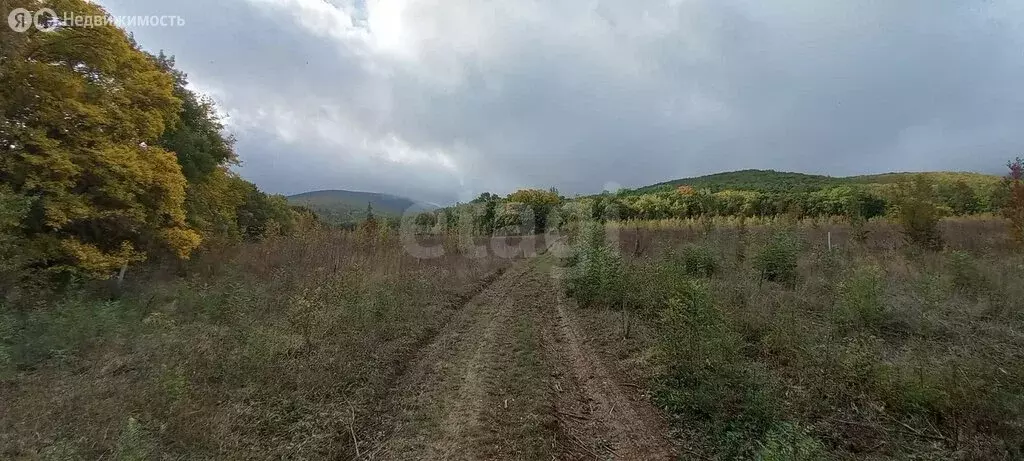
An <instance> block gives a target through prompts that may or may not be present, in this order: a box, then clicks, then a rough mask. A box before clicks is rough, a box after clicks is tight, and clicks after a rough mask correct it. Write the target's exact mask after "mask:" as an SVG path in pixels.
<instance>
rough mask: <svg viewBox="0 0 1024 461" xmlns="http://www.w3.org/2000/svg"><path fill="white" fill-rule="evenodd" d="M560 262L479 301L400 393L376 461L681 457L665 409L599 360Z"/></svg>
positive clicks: (373, 453) (520, 267)
mask: <svg viewBox="0 0 1024 461" xmlns="http://www.w3.org/2000/svg"><path fill="white" fill-rule="evenodd" d="M552 261H553V258H552V257H551V256H539V257H536V258H533V259H529V260H524V261H520V262H518V263H516V265H515V266H513V267H512V268H510V269H509V270H507V271H506V272H505V273H504V274H503V275H502V276H501V277H499V278H497V279H496V280H494V281H493V283H491V284H490V285H489V286H488V287H487V288H485V289H484V290H483V291H481V292H480V294H478V295H477V296H476V297H474V298H473V299H471V300H469V301H468V302H467V303H466V304H465V305H464V306H462V307H461V308H460V309H459V311H458V312H456V313H455V314H454V315H453V316H452V320H451V321H450V322H449V323H448V324H447V326H446V327H445V328H444V329H443V330H442V331H440V332H439V333H438V334H437V335H436V336H435V337H434V338H433V340H432V341H431V342H430V343H429V344H427V345H426V346H425V347H424V348H423V349H421V350H420V352H419V353H418V354H417V356H416V357H415V358H414V360H413V362H412V363H411V364H410V365H409V367H408V368H407V369H406V371H405V372H404V373H403V374H402V376H401V377H400V378H399V379H398V380H397V382H396V384H395V386H394V389H393V390H392V392H391V393H390V397H391V398H390V399H389V402H388V410H389V411H387V413H388V415H387V416H384V422H383V424H381V426H382V428H381V430H380V431H379V432H378V433H377V434H376V437H374V439H373V440H367V441H365V442H363V443H360V445H362V446H363V447H362V450H361V453H360V457H361V458H365V459H380V460H385V459H403V460H404V459H431V460H434V459H467V460H468V459H544V460H550V459H629V460H633V459H645V460H657V459H670V458H672V457H674V453H673V446H672V444H671V443H670V442H669V441H668V439H667V435H666V434H667V429H666V427H665V425H664V422H663V421H662V420H661V418H660V416H659V415H658V413H657V411H656V409H654V408H653V407H652V406H651V405H650V404H649V403H648V402H647V401H646V399H644V398H643V397H642V396H641V395H640V394H639V391H638V390H637V389H635V388H632V387H626V386H623V385H621V384H620V383H619V382H617V381H616V379H614V376H615V373H614V370H610V369H609V367H608V365H606V364H605V363H602V361H601V360H600V359H598V358H597V355H596V354H594V353H593V351H591V350H590V348H589V347H588V344H587V340H586V336H585V334H584V333H583V332H582V331H581V330H580V328H579V324H578V322H577V321H576V319H575V318H574V314H573V312H574V309H575V307H574V306H572V305H570V303H569V302H568V301H567V300H566V299H565V297H564V296H563V295H562V291H561V290H560V289H559V287H558V283H557V280H556V278H555V277H553V264H552Z"/></svg>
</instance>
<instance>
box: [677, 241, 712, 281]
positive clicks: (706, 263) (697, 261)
mask: <svg viewBox="0 0 1024 461" xmlns="http://www.w3.org/2000/svg"><path fill="white" fill-rule="evenodd" d="M681 258H682V264H683V267H684V268H685V269H686V273H687V274H689V275H691V276H694V277H711V276H713V275H715V273H716V272H718V269H719V265H718V258H717V257H716V256H715V252H714V251H713V250H712V249H711V248H709V247H706V246H700V245H687V246H685V247H683V250H682V253H681Z"/></svg>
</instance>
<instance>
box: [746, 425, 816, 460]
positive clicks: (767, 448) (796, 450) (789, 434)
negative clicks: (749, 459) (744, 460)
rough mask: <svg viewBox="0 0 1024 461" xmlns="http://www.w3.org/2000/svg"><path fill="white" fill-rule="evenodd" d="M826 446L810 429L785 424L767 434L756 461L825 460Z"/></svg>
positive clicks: (777, 426)
mask: <svg viewBox="0 0 1024 461" xmlns="http://www.w3.org/2000/svg"><path fill="white" fill-rule="evenodd" d="M825 453H826V452H825V446H824V445H823V444H822V443H821V441H819V440H818V439H817V438H815V437H814V436H813V435H812V434H811V431H810V429H809V428H807V427H805V426H802V425H800V424H796V423H792V422H785V423H781V424H778V425H776V426H775V427H773V428H772V430H771V431H769V432H768V433H767V434H765V437H764V440H763V441H762V442H761V448H760V450H759V451H758V453H757V457H756V459H759V460H762V461H800V460H807V461H810V460H816V459H822V458H825V457H826V456H825Z"/></svg>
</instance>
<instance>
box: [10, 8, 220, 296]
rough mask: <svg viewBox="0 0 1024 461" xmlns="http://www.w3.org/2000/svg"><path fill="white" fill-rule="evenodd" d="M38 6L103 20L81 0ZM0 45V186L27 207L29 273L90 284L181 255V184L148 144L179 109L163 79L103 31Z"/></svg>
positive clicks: (192, 240)
mask: <svg viewBox="0 0 1024 461" xmlns="http://www.w3.org/2000/svg"><path fill="white" fill-rule="evenodd" d="M42 4H43V5H45V6H48V7H50V8H53V9H54V10H55V11H56V12H57V15H58V17H63V16H64V14H65V13H70V12H74V14H76V15H103V14H105V12H104V11H103V10H102V9H101V8H100V7H99V6H96V5H93V4H91V3H87V2H85V1H83V0H56V1H48V2H42ZM34 5H35V6H40V4H39V2H34ZM36 9H38V8H36ZM0 40H2V41H3V45H4V46H3V48H4V51H5V54H6V56H4V57H3V58H2V59H0V111H2V118H0V152H2V154H0V183H2V184H3V185H5V186H6V187H7V188H8V190H10V191H11V192H12V193H13V194H14V195H17V196H21V197H26V198H30V199H32V208H31V209H30V210H29V212H28V213H26V214H25V216H24V217H23V219H22V223H21V225H20V226H19V230H18V232H20V233H22V234H23V235H22V236H21V237H23V238H24V239H25V240H26V242H27V244H26V245H25V248H26V250H25V251H26V257H27V260H28V261H29V262H30V265H31V266H35V267H37V268H45V269H48V270H58V271H65V270H75V269H76V270H79V271H81V272H84V273H86V274H89V275H92V276H95V277H101V278H102V277H106V276H109V275H110V274H111V273H113V271H115V270H116V269H117V268H118V267H120V266H122V265H124V264H127V263H129V262H133V261H140V260H143V259H145V257H146V256H147V254H152V253H154V252H165V253H170V254H173V255H176V256H178V257H182V258H184V257H187V256H188V255H189V254H190V253H191V252H192V250H193V249H195V248H196V247H197V246H198V245H199V242H200V236H199V234H198V233H196V232H195V231H193V230H191V229H190V228H189V227H188V226H187V223H186V219H185V208H184V203H185V189H186V181H185V177H184V176H183V175H182V172H181V167H180V166H179V164H178V162H177V160H176V158H175V156H174V154H173V153H171V152H168V151H166V150H164V149H161V148H159V147H155V146H156V142H155V141H156V140H157V139H158V138H159V137H160V135H161V134H162V133H163V132H164V131H165V128H166V127H167V126H169V125H171V124H173V123H175V121H176V120H177V114H178V112H179V110H180V108H181V101H180V100H179V99H178V98H176V97H175V96H174V94H173V88H174V82H173V78H172V76H171V75H169V74H168V73H167V72H165V71H164V70H163V69H161V68H160V67H159V66H158V65H157V64H156V63H155V62H154V61H153V60H152V59H151V58H150V57H149V56H147V55H146V54H145V53H143V52H141V51H139V50H138V49H137V48H136V46H135V44H134V43H133V41H132V40H131V39H129V37H128V36H126V35H125V33H124V32H123V31H122V30H120V29H118V28H117V27H114V26H112V25H92V26H91V27H71V26H60V27H58V29H57V30H56V31H54V32H40V31H38V30H36V29H34V28H33V29H30V30H29V31H28V32H26V33H22V34H16V35H11V34H10V31H8V33H7V34H5V35H4V36H3V37H0Z"/></svg>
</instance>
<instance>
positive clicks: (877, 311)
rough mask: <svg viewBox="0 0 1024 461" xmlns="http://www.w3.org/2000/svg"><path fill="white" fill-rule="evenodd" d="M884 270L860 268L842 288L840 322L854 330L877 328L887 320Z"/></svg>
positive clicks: (871, 267) (838, 313)
mask: <svg viewBox="0 0 1024 461" xmlns="http://www.w3.org/2000/svg"><path fill="white" fill-rule="evenodd" d="M882 276H883V273H882V270H881V269H879V268H877V267H875V266H868V267H859V268H857V269H855V270H854V271H853V273H852V274H851V275H850V276H849V277H848V278H847V279H846V280H844V281H843V283H842V285H841V286H840V288H839V308H838V309H837V310H836V317H837V319H836V320H837V321H838V322H839V323H840V324H842V325H844V326H846V327H854V328H865V327H866V328H872V329H876V328H878V327H880V326H881V325H882V323H883V322H884V320H885V304H884V299H883V296H884V289H883V285H882Z"/></svg>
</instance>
